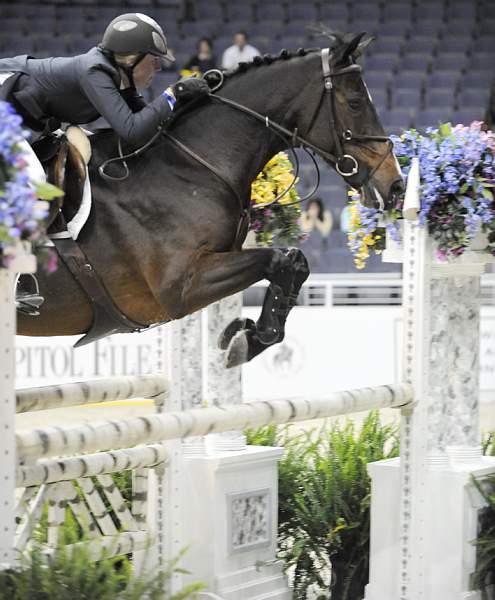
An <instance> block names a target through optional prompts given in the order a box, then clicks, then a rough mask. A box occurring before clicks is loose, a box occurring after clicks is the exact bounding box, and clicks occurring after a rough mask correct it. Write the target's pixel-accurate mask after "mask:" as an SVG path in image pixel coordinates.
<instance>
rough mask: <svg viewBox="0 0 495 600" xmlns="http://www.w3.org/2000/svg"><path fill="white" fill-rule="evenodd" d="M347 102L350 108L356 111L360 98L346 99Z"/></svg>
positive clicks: (359, 105)
mask: <svg viewBox="0 0 495 600" xmlns="http://www.w3.org/2000/svg"><path fill="white" fill-rule="evenodd" d="M347 104H348V105H349V108H350V109H351V110H355V111H358V110H360V108H361V100H360V99H359V98H356V99H353V100H348V102H347Z"/></svg>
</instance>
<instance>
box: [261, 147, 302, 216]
mask: <svg viewBox="0 0 495 600" xmlns="http://www.w3.org/2000/svg"><path fill="white" fill-rule="evenodd" d="M293 181H294V173H293V166H292V163H291V162H290V160H289V157H288V156H287V154H286V153H285V152H279V153H278V154H275V156H273V157H272V158H271V159H270V160H269V161H268V162H267V163H266V165H265V166H264V167H263V170H262V171H261V173H259V174H258V175H257V177H256V179H255V180H254V181H253V183H252V184H251V203H252V204H265V203H267V202H272V201H273V200H275V198H276V197H277V196H279V195H280V194H282V193H283V192H284V191H285V190H287V189H288V188H289V187H290V186H291V185H292V183H293ZM297 181H298V179H297V180H296V183H297ZM297 200H299V194H298V192H297V190H296V189H294V188H291V189H290V190H289V192H288V193H287V194H285V195H284V196H283V197H282V198H281V199H280V200H279V201H278V203H279V204H282V205H283V204H290V203H292V202H297Z"/></svg>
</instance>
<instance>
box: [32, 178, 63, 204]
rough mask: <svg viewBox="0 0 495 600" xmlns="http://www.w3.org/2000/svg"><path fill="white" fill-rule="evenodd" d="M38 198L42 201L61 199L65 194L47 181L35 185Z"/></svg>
mask: <svg viewBox="0 0 495 600" xmlns="http://www.w3.org/2000/svg"><path fill="white" fill-rule="evenodd" d="M35 190H36V196H37V197H38V198H39V199H40V200H53V199H54V198H60V197H61V196H63V195H64V192H63V191H62V190H61V189H60V188H58V187H56V186H54V185H52V184H51V183H47V182H46V181H43V182H40V183H36V185H35Z"/></svg>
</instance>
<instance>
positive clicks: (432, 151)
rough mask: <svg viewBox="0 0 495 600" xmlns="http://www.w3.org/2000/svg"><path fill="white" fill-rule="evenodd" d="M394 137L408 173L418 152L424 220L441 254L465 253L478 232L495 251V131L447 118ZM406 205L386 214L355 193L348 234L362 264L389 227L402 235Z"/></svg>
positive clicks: (380, 246)
mask: <svg viewBox="0 0 495 600" xmlns="http://www.w3.org/2000/svg"><path fill="white" fill-rule="evenodd" d="M392 140H393V142H394V152H395V155H396V156H397V159H398V161H399V165H400V167H401V169H402V173H403V175H404V177H407V174H408V173H409V169H410V166H411V160H412V158H413V157H418V160H419V167H420V179H421V182H420V199H421V209H420V212H419V223H420V225H422V226H427V227H428V232H429V233H430V235H431V236H432V237H433V239H434V240H435V242H436V245H437V256H438V257H439V258H440V259H442V260H447V259H449V258H454V257H456V256H460V255H461V254H462V253H463V252H464V251H465V250H466V248H468V247H469V245H470V243H471V242H472V240H473V238H474V237H475V236H476V235H477V233H479V232H482V233H485V234H486V236H487V246H486V250H487V251H488V252H490V253H491V254H493V255H495V205H494V196H493V188H494V187H495V170H494V169H495V134H494V133H493V132H491V131H483V130H482V129H481V123H480V122H477V121H475V122H474V123H472V124H471V125H470V126H464V125H456V126H455V127H452V126H451V125H450V124H449V123H446V124H443V125H440V127H439V128H429V129H427V130H426V133H424V134H420V133H419V132H418V131H416V130H414V129H411V130H408V131H406V132H404V133H403V134H402V135H401V136H400V137H396V136H392ZM401 209H402V201H400V202H399V203H398V204H397V205H396V206H395V207H394V208H393V209H392V210H391V211H388V213H387V214H385V215H384V214H381V213H380V212H379V211H378V210H376V209H372V208H366V207H364V206H362V205H361V204H360V203H359V195H358V194H356V193H354V194H353V195H352V199H351V211H352V215H353V219H352V223H351V230H350V232H349V235H348V237H349V247H350V249H351V252H352V253H353V254H354V257H355V264H356V266H357V267H358V268H363V267H364V264H365V261H366V258H368V256H369V254H370V251H372V250H373V251H375V252H380V251H381V250H382V249H383V246H384V237H385V236H384V231H385V229H386V230H387V232H388V233H389V234H390V235H391V237H392V239H394V240H399V238H400V229H399V219H400V216H401ZM381 223H384V225H381Z"/></svg>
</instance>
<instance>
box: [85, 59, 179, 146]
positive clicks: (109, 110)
mask: <svg viewBox="0 0 495 600" xmlns="http://www.w3.org/2000/svg"><path fill="white" fill-rule="evenodd" d="M81 85H82V88H83V91H84V92H85V94H86V96H87V97H88V100H89V101H90V102H91V104H92V105H93V106H94V107H95V109H96V110H97V111H98V112H99V113H100V115H101V116H102V117H103V118H104V119H106V121H108V123H109V124H110V126H111V127H112V129H114V130H115V131H116V133H117V134H118V135H119V136H120V137H121V138H122V139H123V140H124V141H125V142H127V143H129V144H132V145H140V144H143V143H145V142H147V141H148V140H149V139H151V137H152V136H153V135H154V133H155V132H156V130H157V128H158V126H159V125H160V123H161V122H162V121H164V120H165V119H167V117H168V116H169V115H170V113H171V112H172V111H171V108H170V106H169V103H168V102H167V100H166V99H165V98H164V97H163V96H162V95H160V96H158V97H157V98H155V99H154V100H153V102H150V103H149V104H148V105H147V106H145V107H144V108H143V109H142V110H140V111H139V112H135V113H133V112H132V110H131V109H130V108H129V106H128V105H127V103H126V102H125V100H124V99H123V98H122V96H121V95H120V92H119V90H118V89H117V86H116V85H115V82H114V81H113V79H112V77H111V76H110V74H109V73H106V72H105V71H103V70H102V69H91V70H90V71H89V72H88V73H87V76H86V77H85V78H84V80H83V81H82V82H81Z"/></svg>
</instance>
